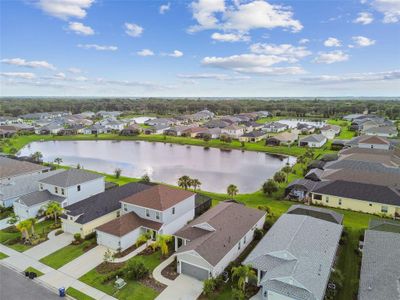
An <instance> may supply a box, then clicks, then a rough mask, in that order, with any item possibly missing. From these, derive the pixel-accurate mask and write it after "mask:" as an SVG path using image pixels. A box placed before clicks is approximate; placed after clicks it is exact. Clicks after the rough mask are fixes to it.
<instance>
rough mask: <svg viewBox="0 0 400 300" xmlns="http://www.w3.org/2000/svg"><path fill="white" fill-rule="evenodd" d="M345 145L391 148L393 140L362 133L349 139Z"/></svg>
mask: <svg viewBox="0 0 400 300" xmlns="http://www.w3.org/2000/svg"><path fill="white" fill-rule="evenodd" d="M345 147H356V148H357V147H358V148H364V149H380V150H389V149H390V148H391V147H392V145H391V142H390V141H389V140H388V139H386V138H385V137H380V136H369V135H362V136H358V137H355V138H353V139H351V140H350V141H348V142H347V143H346V144H345Z"/></svg>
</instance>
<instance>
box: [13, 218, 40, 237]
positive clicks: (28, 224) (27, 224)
mask: <svg viewBox="0 0 400 300" xmlns="http://www.w3.org/2000/svg"><path fill="white" fill-rule="evenodd" d="M36 223H37V219H36V218H30V219H26V220H23V221H21V222H19V223H18V224H17V225H16V226H15V227H16V228H17V229H18V231H20V232H21V235H22V239H23V240H25V241H30V238H31V235H32V236H35V224H36ZM29 231H31V233H29Z"/></svg>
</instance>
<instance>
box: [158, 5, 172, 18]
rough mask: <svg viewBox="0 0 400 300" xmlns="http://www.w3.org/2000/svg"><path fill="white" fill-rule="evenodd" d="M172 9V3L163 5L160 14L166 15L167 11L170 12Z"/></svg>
mask: <svg viewBox="0 0 400 300" xmlns="http://www.w3.org/2000/svg"><path fill="white" fill-rule="evenodd" d="M170 8H171V3H169V2H168V3H167V4H163V5H161V6H160V10H159V12H160V14H162V15H163V14H165V13H166V12H167V11H169V9H170Z"/></svg>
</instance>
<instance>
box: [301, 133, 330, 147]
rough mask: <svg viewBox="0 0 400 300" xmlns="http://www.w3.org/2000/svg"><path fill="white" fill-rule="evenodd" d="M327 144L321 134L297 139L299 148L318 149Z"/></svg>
mask: <svg viewBox="0 0 400 300" xmlns="http://www.w3.org/2000/svg"><path fill="white" fill-rule="evenodd" d="M326 142H327V138H326V137H325V136H324V135H322V134H312V135H309V136H306V137H304V138H301V139H299V146H300V147H310V148H320V147H322V146H323V145H325V143H326Z"/></svg>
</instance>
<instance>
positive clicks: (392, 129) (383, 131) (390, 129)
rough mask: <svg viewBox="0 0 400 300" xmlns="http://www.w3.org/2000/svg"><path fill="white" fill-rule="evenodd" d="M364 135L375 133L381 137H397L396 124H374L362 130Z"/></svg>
mask: <svg viewBox="0 0 400 300" xmlns="http://www.w3.org/2000/svg"><path fill="white" fill-rule="evenodd" d="M362 133H363V134H365V135H377V136H383V137H389V138H390V137H391V138H393V137H397V135H398V131H397V128H396V126H376V127H371V128H368V129H365V130H362Z"/></svg>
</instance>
